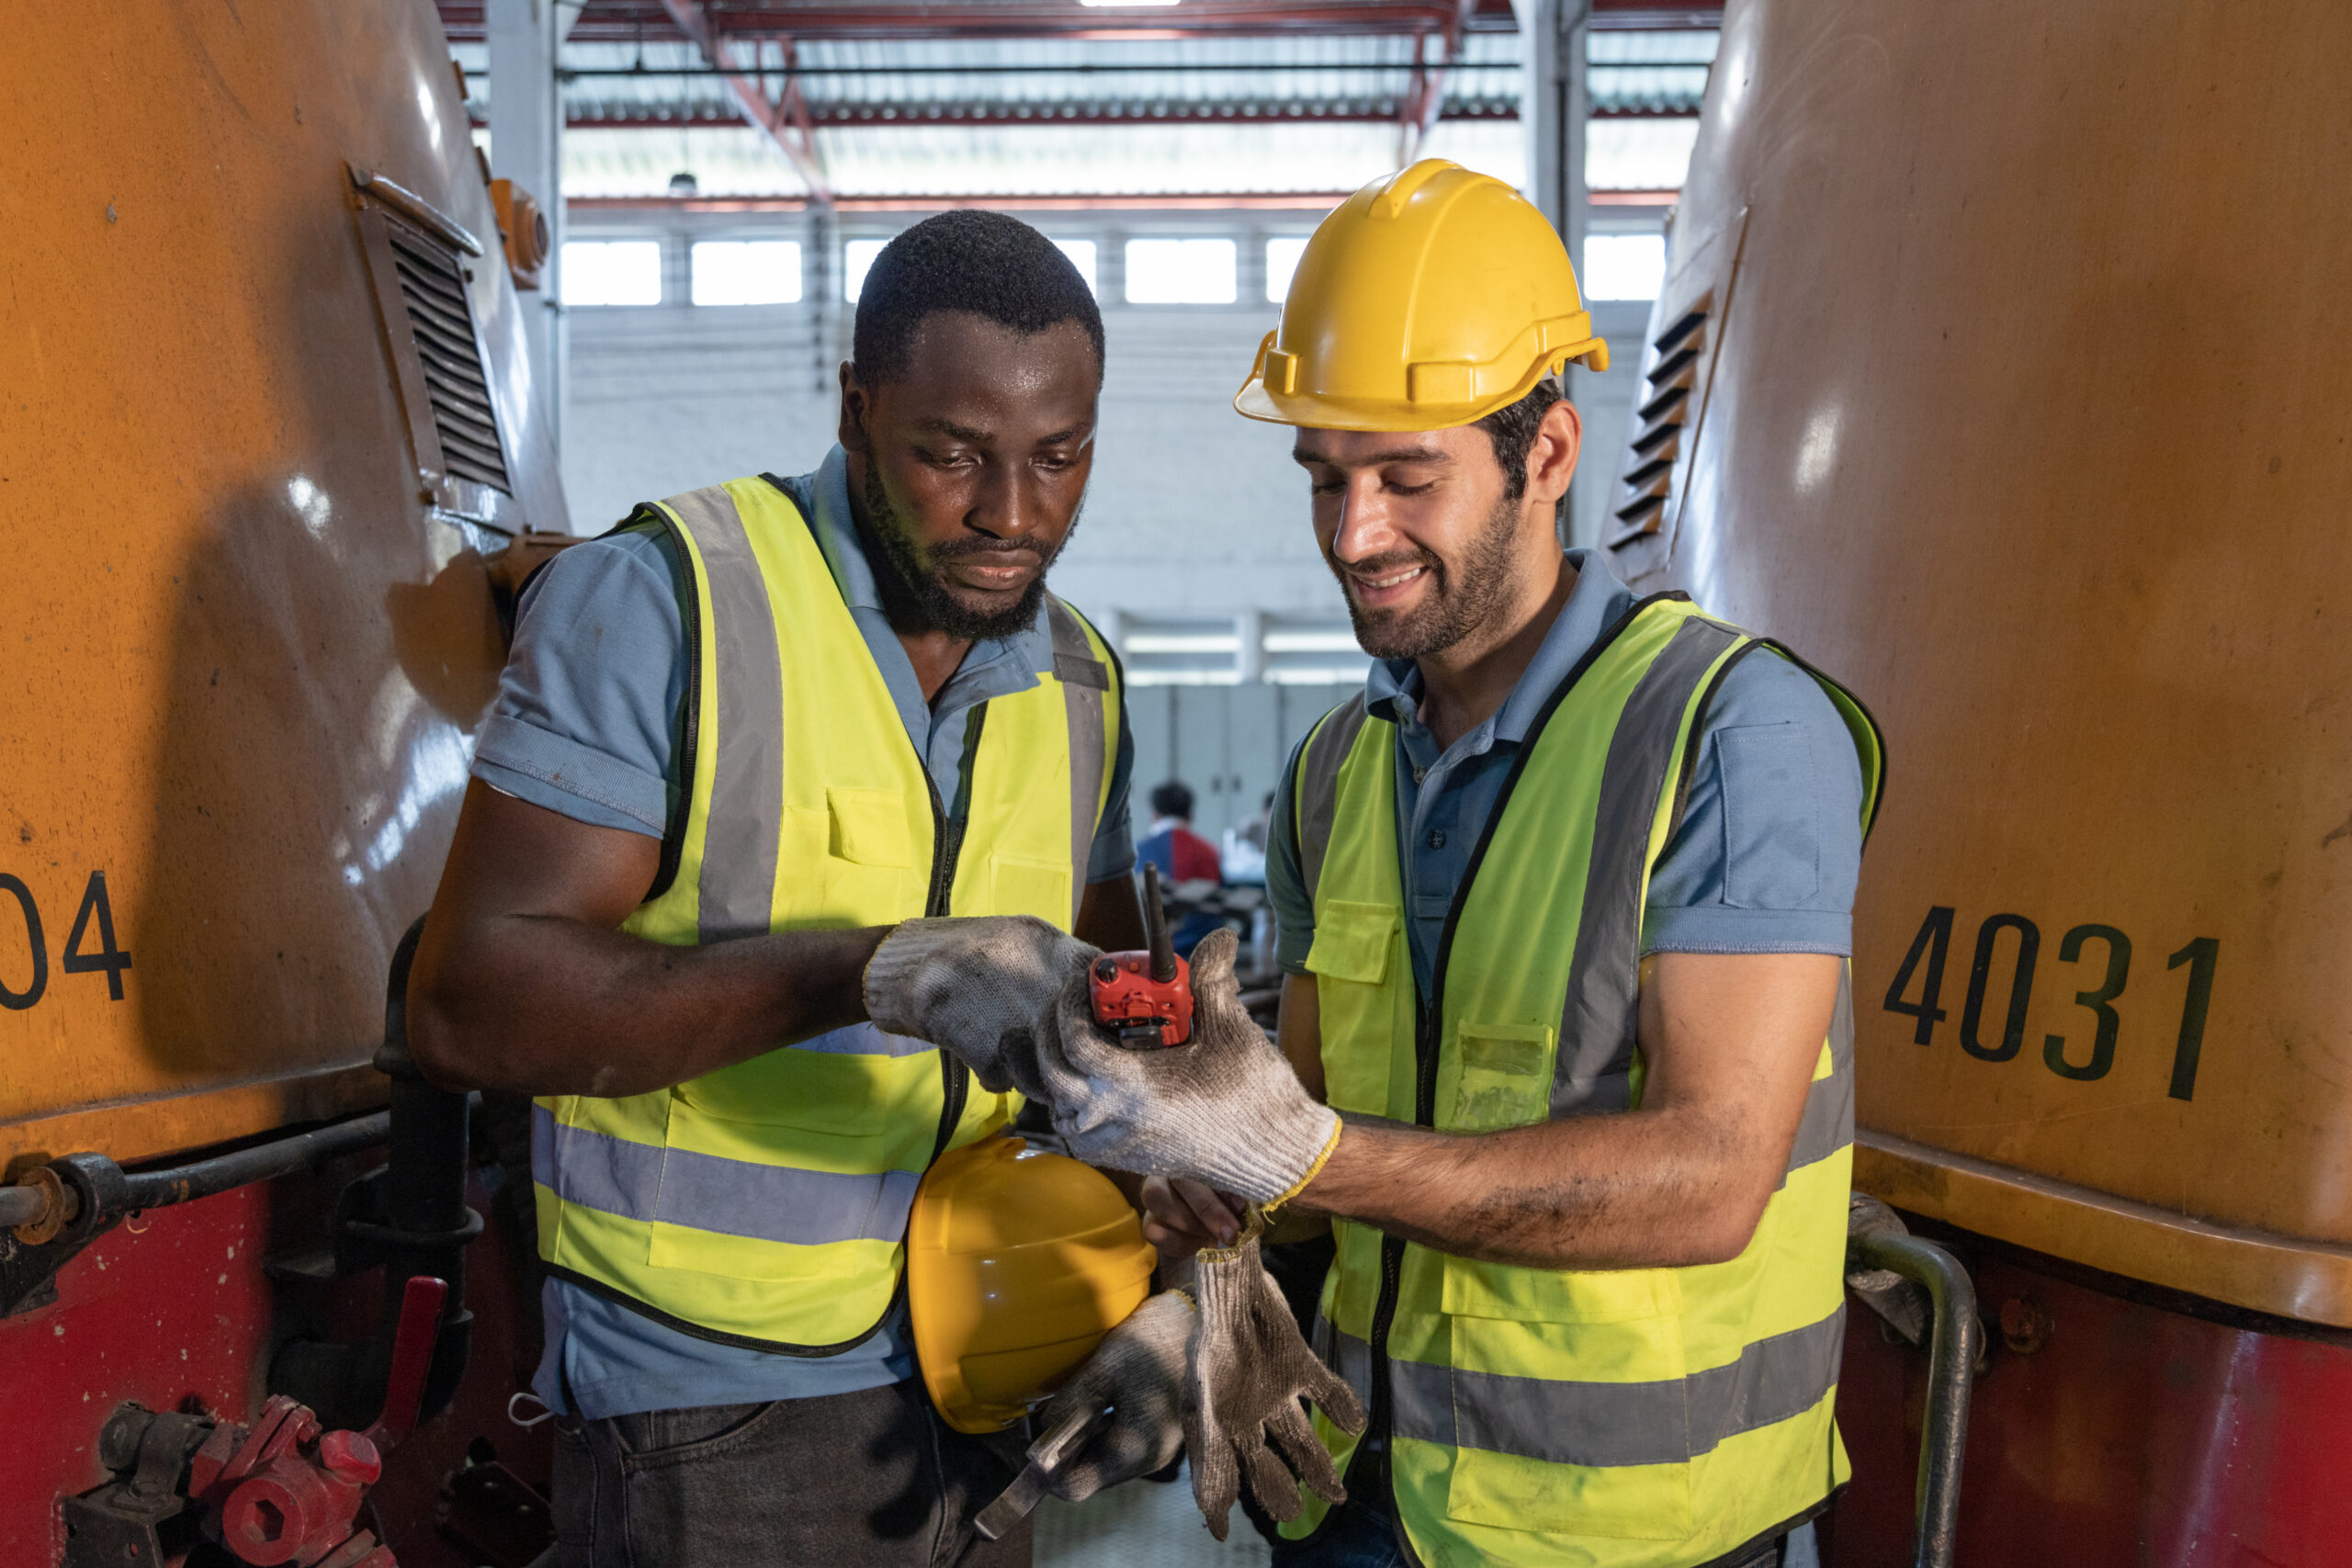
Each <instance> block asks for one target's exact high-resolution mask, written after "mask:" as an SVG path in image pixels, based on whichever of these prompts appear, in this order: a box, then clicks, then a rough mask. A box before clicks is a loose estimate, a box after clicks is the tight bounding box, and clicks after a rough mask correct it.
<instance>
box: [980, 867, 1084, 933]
mask: <svg viewBox="0 0 2352 1568" xmlns="http://www.w3.org/2000/svg"><path fill="white" fill-rule="evenodd" d="M1069 884H1070V873H1069V863H1068V862H1066V861H1046V860H1029V859H1025V858H1023V857H1021V856H1018V855H1004V854H994V855H990V856H989V913H990V914H992V915H1035V916H1036V917H1037V919H1041V920H1044V921H1045V922H1046V924H1048V925H1052V926H1059V927H1061V928H1063V929H1064V930H1067V929H1069V923H1070V885H1069ZM956 912H957V913H958V914H961V913H963V912H964V911H962V910H960V909H959V910H957V911H956Z"/></svg>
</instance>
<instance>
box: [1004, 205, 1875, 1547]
mask: <svg viewBox="0 0 2352 1568" xmlns="http://www.w3.org/2000/svg"><path fill="white" fill-rule="evenodd" d="M1606 353H1607V350H1606V348H1605V346H1604V345H1603V344H1601V343H1600V340H1599V339H1598V338H1596V337H1595V336H1594V335H1593V333H1592V328H1591V321H1590V318H1589V315H1588V314H1587V313H1586V312H1585V310H1583V308H1582V305H1581V302H1580V300H1579V299H1578V297H1577V288H1576V282H1575V277H1574V274H1573V272H1572V271H1571V269H1570V266H1569V263H1568V257H1567V255H1566V252H1565V250H1564V248H1563V247H1562V245H1561V243H1560V241H1559V238H1558V237H1557V235H1556V234H1555V232H1554V231H1552V229H1551V228H1550V226H1549V225H1548V224H1547V223H1546V222H1545V221H1544V218H1543V217H1542V215H1541V214H1540V213H1538V212H1537V211H1536V209H1534V208H1533V207H1532V206H1531V205H1529V204H1528V203H1527V202H1525V201H1524V200H1522V199H1521V197H1519V196H1518V195H1517V194H1516V193H1514V192H1513V191H1511V190H1510V188H1509V187H1507V186H1503V185H1501V184H1500V183H1498V182H1497V181H1494V180H1491V179H1487V178H1486V177H1484V176H1481V175H1474V174H1471V173H1469V172H1468V171H1465V170H1463V169H1461V168H1458V167H1456V166H1455V165H1453V164H1446V163H1443V162H1441V161H1430V162H1425V163H1421V164H1416V165H1414V166H1413V167H1411V168H1409V169H1407V170H1405V171H1403V172H1402V173H1400V174H1397V175H1391V176H1389V177H1387V178H1385V179H1383V180H1380V181H1377V182H1375V183H1374V184H1373V185H1371V186H1366V187H1365V188H1364V189H1363V190H1361V191H1359V192H1357V193H1356V195H1355V196H1354V197H1351V199H1350V200H1349V201H1348V202H1347V203H1345V204H1344V205H1343V206H1342V207H1340V209H1338V210H1337V211H1336V212H1334V213H1333V214H1332V215H1331V216H1330V217H1329V218H1328V219H1326V220H1324V222H1323V224H1322V226H1321V227H1320V228H1319V229H1318V230H1317V231H1316V234H1315V236H1314V238H1313V239H1312V240H1311V241H1310V242H1309V243H1308V245H1307V247H1306V254H1305V256H1304V257H1303V258H1302V260H1301V261H1300V263H1299V266H1298V271H1297V274H1296V276H1295V278H1294V280H1293V282H1292V284H1291V288H1290V293H1289V298H1288V299H1287V300H1286V301H1285V302H1284V305H1283V313H1282V318H1281V324H1280V326H1279V328H1278V329H1277V331H1276V332H1274V333H1270V334H1269V335H1268V338H1267V341H1266V343H1265V344H1264V345H1263V347H1262V348H1261V353H1260V356H1259V359H1258V362H1257V365H1256V367H1255V368H1253V369H1252V370H1251V372H1250V377H1249V379H1248V381H1247V382H1246V384H1245V385H1244V386H1243V388H1242V389H1241V391H1240V392H1239V394H1238V396H1237V397H1236V399H1235V401H1236V405H1237V407H1238V409H1239V411H1240V412H1242V413H1244V414H1247V415H1249V416H1250V417H1251V418H1255V419H1261V420H1269V421H1275V422H1279V423H1287V424H1291V425H1294V426H1295V427H1296V428H1297V434H1296V437H1295V457H1296V458H1297V460H1298V462H1299V464H1300V466H1301V467H1302V468H1304V469H1305V470H1306V478H1307V479H1308V483H1309V486H1310V489H1311V491H1312V502H1311V512H1312V516H1313V522H1314V527H1315V535H1316V538H1317V542H1318V543H1319V545H1320V546H1321V547H1322V550H1323V553H1324V557H1325V558H1326V560H1327V561H1328V562H1329V565H1330V567H1331V569H1332V570H1333V571H1334V572H1335V573H1336V574H1337V575H1338V577H1339V580H1340V585H1341V587H1342V588H1343V590H1344V591H1345V593H1346V596H1347V601H1348V604H1349V608H1350V612H1351V615H1352V616H1353V619H1354V624H1355V628H1356V634H1357V636H1358V638H1359V639H1360V640H1361V642H1362V643H1363V647H1364V649H1365V650H1366V651H1367V652H1369V653H1371V654H1373V655H1374V664H1373V668H1372V671H1371V673H1370V676H1369V679H1368V680H1367V682H1366V683H1365V689H1364V691H1363V694H1361V695H1360V696H1357V697H1355V698H1354V699H1352V700H1351V701H1350V702H1348V703H1347V704H1345V705H1342V706H1340V708H1338V709H1336V710H1334V711H1333V712H1332V713H1331V714H1330V715H1329V716H1327V717H1326V718H1325V719H1324V720H1322V721H1321V722H1320V723H1319V724H1318V725H1317V727H1316V728H1314V729H1313V730H1312V731H1310V732H1309V734H1308V736H1307V737H1306V739H1305V740H1304V741H1303V742H1302V743H1301V745H1300V748H1299V750H1297V752H1296V753H1295V756H1294V759H1293V761H1292V764H1291V767H1290V769H1289V770H1288V774H1287V776H1286V778H1285V779H1284V781H1283V789H1282V792H1281V798H1280V799H1278V800H1277V802H1276V808H1275V812H1274V820H1273V836H1272V845H1271V847H1270V851H1269V857H1268V859H1269V868H1268V870H1269V875H1268V882H1269V886H1270V889H1271V892H1272V897H1273V899H1274V900H1275V902H1276V903H1277V904H1278V906H1279V907H1280V909H1281V917H1282V953H1281V956H1282V959H1283V964H1284V967H1285V969H1286V970H1287V971H1288V973H1287V975H1286V977H1285V980H1284V987H1283V1010H1282V1019H1281V1029H1280V1034H1281V1046H1282V1050H1281V1053H1280V1054H1277V1052H1276V1051H1275V1050H1274V1048H1273V1047H1272V1046H1271V1045H1269V1044H1268V1043H1266V1041H1265V1040H1264V1038H1263V1036H1262V1035H1261V1034H1260V1033H1258V1032H1255V1031H1254V1030H1252V1029H1250V1028H1248V1027H1247V1026H1246V1025H1247V1021H1246V1018H1245V1019H1243V1020H1241V1021H1240V1022H1239V1023H1236V1022H1235V1021H1234V1017H1233V1015H1234V1012H1235V1011H1236V1010H1233V1009H1229V1008H1227V1007H1226V1006H1225V1004H1224V1002H1223V1000H1222V998H1219V997H1203V998H1199V1006H1200V1013H1201V1017H1202V1019H1203V1022H1201V1024H1200V1025H1199V1027H1198V1028H1197V1029H1196V1032H1195V1034H1196V1043H1195V1044H1194V1045H1193V1046H1192V1047H1191V1048H1189V1049H1187V1050H1181V1051H1161V1052H1156V1053H1149V1054H1136V1053H1126V1052H1120V1051H1117V1050H1115V1049H1113V1048H1112V1046H1111V1043H1109V1042H1107V1041H1105V1040H1104V1039H1103V1038H1102V1037H1101V1036H1100V1034H1099V1033H1098V1032H1096V1031H1095V1030H1094V1029H1093V1028H1092V1027H1091V1020H1090V1019H1089V1018H1088V1016H1087V1015H1086V1013H1085V1012H1084V1010H1082V1009H1074V1008H1070V1007H1067V1006H1066V1007H1064V1008H1063V1009H1062V1010H1060V1011H1059V1012H1058V1014H1057V1022H1056V1027H1055V1028H1054V1029H1053V1030H1051V1031H1046V1032H1041V1040H1040V1055H1039V1063H1038V1066H1037V1067H1036V1068H1035V1069H1034V1070H1035V1074H1036V1076H1037V1077H1038V1078H1039V1080H1040V1090H1041V1092H1042V1093H1044V1094H1047V1095H1050V1096H1051V1097H1052V1099H1053V1101H1054V1104H1055V1108H1056V1115H1057V1125H1061V1126H1063V1127H1064V1128H1065V1130H1066V1131H1067V1132H1069V1134H1070V1135H1071V1136H1070V1146H1071V1149H1072V1152H1074V1153H1077V1154H1079V1155H1080V1156H1081V1157H1083V1158H1087V1159H1090V1160H1093V1161H1095V1162H1097V1163H1098V1164H1104V1165H1110V1166H1115V1167H1121V1168H1129V1169H1136V1170H1144V1171H1148V1172H1151V1173H1153V1174H1154V1176H1155V1178H1157V1179H1154V1180H1152V1181H1149V1182H1148V1183H1147V1184H1146V1186H1145V1189H1144V1199H1145V1202H1146V1204H1147V1206H1148V1209H1149V1210H1150V1211H1151V1213H1152V1214H1153V1216H1154V1218H1153V1222H1152V1224H1150V1225H1148V1227H1147V1229H1148V1234H1150V1235H1152V1236H1153V1238H1154V1239H1155V1240H1156V1241H1158V1242H1159V1244H1160V1245H1161V1246H1162V1248H1163V1250H1164V1251H1166V1252H1168V1253H1170V1254H1172V1255H1182V1254H1184V1253H1186V1252H1188V1251H1190V1250H1191V1249H1193V1248H1194V1247H1199V1246H1201V1245H1203V1244H1204V1243H1223V1242H1227V1241H1233V1240H1235V1239H1236V1235H1235V1225H1236V1216H1235V1213H1234V1211H1233V1210H1232V1209H1231V1208H1229V1207H1228V1206H1227V1204H1226V1203H1225V1202H1223V1201H1220V1200H1219V1197H1218V1193H1219V1192H1220V1191H1222V1192H1226V1193H1235V1194H1238V1195H1239V1196H1241V1197H1244V1198H1250V1199H1255V1200H1261V1201H1262V1200H1264V1199H1265V1198H1267V1197H1268V1196H1270V1194H1269V1193H1268V1192H1267V1191H1266V1190H1265V1188H1264V1187H1263V1186H1262V1185H1260V1186H1256V1187H1253V1186H1252V1185H1251V1184H1250V1181H1249V1179H1248V1176H1249V1171H1250V1170H1252V1169H1260V1168H1270V1169H1272V1170H1276V1171H1280V1172H1284V1173H1295V1172H1304V1173H1305V1177H1304V1179H1303V1180H1301V1181H1300V1182H1299V1190H1297V1191H1296V1192H1295V1195H1294V1196H1293V1197H1292V1212H1293V1213H1300V1214H1310V1213H1319V1214H1322V1215H1326V1216H1329V1218H1330V1220H1331V1221H1332V1223H1333V1228H1334V1231H1335V1239H1336V1242H1337V1250H1338V1257H1337V1261H1336V1263H1335V1264H1334V1265H1333V1267H1332V1269H1331V1272H1330V1275H1329V1279H1328V1280H1327V1281H1326V1283H1325V1289H1324V1292H1323V1296H1322V1302H1321V1309H1320V1316H1319V1321H1318V1323H1317V1336H1316V1337H1317V1347H1318V1349H1319V1351H1320V1353H1321V1355H1322V1357H1323V1359H1324V1360H1325V1361H1326V1362H1327V1363H1328V1365H1329V1368H1330V1369H1331V1370H1332V1371H1336V1372H1338V1373H1339V1374H1340V1375H1341V1376H1342V1377H1343V1378H1344V1379H1345V1380H1346V1382H1348V1383H1349V1384H1350V1385H1351V1386H1352V1388H1353V1389H1354V1391H1355V1393H1357V1394H1359V1395H1360V1396H1361V1397H1362V1401H1363V1405H1364V1407H1365V1409H1366V1411H1367V1412H1368V1414H1369V1416H1370V1421H1369V1425H1368V1426H1367V1427H1365V1428H1364V1430H1363V1435H1362V1436H1361V1437H1360V1438H1351V1437H1350V1436H1349V1435H1348V1433H1347V1431H1346V1430H1345V1426H1346V1425H1348V1424H1349V1423H1346V1422H1335V1421H1334V1420H1333V1419H1331V1418H1330V1416H1331V1410H1330V1406H1329V1404H1325V1405H1324V1408H1323V1409H1322V1410H1321V1411H1319V1412H1318V1416H1317V1435H1318V1436H1319V1437H1320V1438H1322V1440H1323V1442H1324V1444H1325V1445H1326V1446H1327V1447H1328V1449H1329V1452H1330V1454H1331V1455H1332V1456H1333V1457H1334V1458H1335V1459H1336V1460H1337V1461H1339V1463H1340V1466H1341V1467H1342V1470H1343V1473H1344V1479H1345V1483H1346V1490H1347V1500H1346V1502H1345V1503H1344V1504H1343V1505H1342V1506H1337V1507H1326V1506H1323V1504H1322V1503H1321V1502H1319V1501H1312V1500H1311V1501H1309V1502H1308V1504H1307V1505H1306V1508H1305V1510H1304V1511H1303V1513H1302V1514H1301V1515H1300V1517H1297V1518H1295V1519H1294V1520H1293V1521H1292V1522H1290V1523H1288V1524H1285V1525H1283V1527H1282V1530H1281V1534H1282V1536H1283V1540H1281V1541H1280V1542H1278V1543H1277V1546H1276V1549H1275V1562H1277V1563H1279V1564H1284V1565H1298V1564H1316V1565H1318V1568H1319V1565H1339V1564H1347V1565H1351V1568H1352V1565H1358V1564H1393V1563H1401V1562H1426V1563H1433V1564H1445V1565H1466V1564H1470V1563H1507V1564H1516V1565H1524V1568H1549V1565H1554V1564H1558V1565H1562V1568H1566V1565H1568V1564H1577V1565H1593V1568H1692V1565H1695V1564H1713V1565H1723V1568H1729V1565H1736V1568H1755V1565H1761V1564H1768V1563H1769V1564H1781V1563H1810V1562H1813V1561H1814V1544H1813V1539H1812V1529H1811V1527H1810V1521H1811V1520H1812V1518H1813V1517H1815V1515H1816V1514H1817V1513H1819V1512H1820V1511H1821V1509H1822V1508H1823V1507H1824V1506H1826V1504H1827V1502H1828V1501H1829V1499H1830V1497H1831V1496H1832V1495H1833V1494H1834V1493H1835V1492H1836V1491H1837V1489H1838V1487H1839V1486H1840V1485H1841V1484H1843V1483H1844V1482H1845V1480H1846V1478H1847V1475H1848V1473H1849V1469H1848V1463H1847V1459H1846V1455H1845V1451H1844V1449H1843V1447H1842V1446H1841V1444H1840V1442H1839V1439H1838V1432H1837V1427H1836V1424H1835V1421H1834V1419H1833V1415H1832V1410H1833V1405H1834V1403H1835V1396H1836V1390H1837V1382H1838V1358H1839V1348H1840V1344H1841V1336H1842V1325H1843V1301H1844V1292H1843V1282H1842V1277H1841V1276H1842V1261H1843V1258H1844V1254H1845V1241H1846V1211H1847V1200H1848V1190H1849V1171H1850V1162H1851V1149H1850V1144H1851V1139H1852V1127H1853V1093H1852V1089H1853V1064H1852V1055H1851V1032H1852V1015H1851V1004H1850V998H1849V988H1848V976H1847V966H1846V962H1845V956H1846V954H1847V953H1848V952H1849V943H1850V924H1851V914H1850V911H1851V905H1852V897H1853V891H1854V886H1855V882H1856V878H1857V876H1858V874H1859V869H1860V853H1861V843H1862V837H1863V832H1864V830H1865V826H1866V824H1867V822H1868V819H1869V817H1870V814H1871V806H1872V803H1873V802H1874V800H1875V797H1876V795H1877V789H1878V782H1879V777H1880V745H1879V740H1878V737H1877V733H1876V730H1875V728H1873V726H1872V725H1871V721H1870V719H1869V717H1868V716H1867V715H1866V714H1865V713H1864V712H1863V711H1862V710H1861V708H1860V705H1858V704H1857V703H1856V702H1855V701H1854V700H1853V699H1852V698H1851V697H1850V696H1849V695H1848V694H1846V693H1845V692H1844V691H1843V690H1842V689H1841V688H1839V687H1838V685H1837V684H1836V683H1835V682H1831V681H1830V680H1828V679H1827V678H1826V677H1825V676H1822V675H1819V674H1817V673H1815V671H1812V670H1811V669H1809V668H1808V667H1806V666H1804V665H1803V664H1801V663H1799V662H1797V661H1796V660H1795V659H1794V657H1793V656H1792V655H1791V654H1789V653H1788V652H1787V651H1786V650H1784V649H1781V648H1780V647H1779V646H1778V645H1776V644H1770V643H1765V642H1761V641H1758V639H1757V638H1756V637H1753V636H1752V635H1750V634H1749V633H1747V632H1746V631H1743V630H1741V629H1740V628H1739V627H1737V626H1732V625H1730V624H1729V623H1727V622H1724V621H1722V620H1719V619H1717V618H1715V617H1714V616H1713V615H1708V614H1707V613H1706V612H1705V611H1703V610H1702V609H1701V608H1700V607H1699V606H1698V605H1696V604H1692V603H1691V601H1690V600H1689V599H1688V598H1686V597H1683V596H1681V595H1679V594H1660V595H1657V596H1653V597H1650V598H1646V599H1640V600H1637V599H1635V598H1634V596H1633V594H1632V593H1630V592H1628V591H1627V590H1626V588H1625V587H1624V586H1623V584H1622V583H1621V582H1619V581H1617V580H1616V579H1615V578H1614V577H1613V576H1612V575H1611V572H1610V570H1609V564H1608V559H1607V558H1606V557H1605V556H1604V555H1603V554H1601V553H1600V552H1599V551H1594V550H1567V551H1565V552H1564V551H1563V550H1562V548H1561V547H1560V545H1559V543H1558V540H1557V537H1556V535H1555V521H1554V518H1555V508H1556V506H1557V503H1558V502H1559V501H1560V499H1561V498H1562V497H1563V496H1564V495H1565V494H1566V491H1567V489H1568V480H1569V476H1570V474H1571V473H1572V472H1573V471H1574V469H1575V467H1576V463H1577V452H1578V447H1579V443H1580V438H1581V434H1582V433H1581V429H1580V425H1579V421H1578V418H1577V413H1576V412H1575V410H1574V409H1573V408H1571V407H1570V406H1569V405H1568V404H1567V403H1566V402H1565V401H1562V400H1561V399H1560V397H1559V394H1558V392H1557V390H1556V389H1555V385H1554V381H1553V377H1554V375H1555V373H1556V372H1557V371H1558V369H1559V368H1560V367H1562V365H1563V364H1564V363H1565V362H1566V361H1569V360H1581V361H1583V362H1584V363H1586V364H1589V365H1592V366H1595V367H1600V366H1604V365H1605V364H1606ZM1684 526H1685V527H1689V526H1691V524H1690V523H1689V522H1687V521H1686V523H1685V524H1684ZM1213 940H1214V939H1213ZM1205 951H1207V944H1204V952H1205ZM1285 1056H1286V1057H1287V1058H1288V1061H1287V1064H1285V1062H1284V1061H1283V1057H1285ZM1334 1111H1336V1113H1337V1134H1336V1139H1334V1134H1333V1132H1332V1129H1331V1122H1330V1120H1329V1119H1330V1118H1331V1116H1332V1113H1333V1112H1334ZM1317 1113H1319V1117H1318V1114H1317ZM1243 1154H1246V1156H1247V1165H1246V1167H1237V1156H1240V1155H1243ZM1237 1178H1238V1179H1237ZM1277 1234H1278V1235H1279V1234H1280V1233H1279V1232H1277ZM1241 1245H1242V1246H1243V1247H1248V1246H1250V1243H1249V1242H1247V1241H1243V1242H1242V1243H1241ZM1208 1299H1209V1298H1208V1297H1207V1296H1206V1295H1204V1296H1203V1298H1202V1300H1203V1302H1204V1306H1205V1304H1206V1303H1207V1301H1208ZM1342 1403H1343V1404H1345V1403H1349V1402H1342ZM1347 1414H1350V1415H1351V1414H1352V1413H1351V1412H1349V1413H1347Z"/></svg>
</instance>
